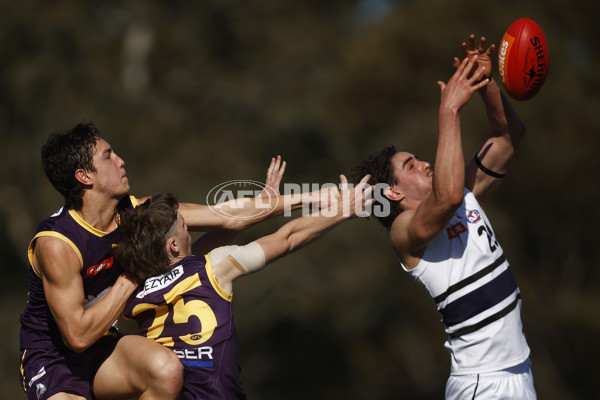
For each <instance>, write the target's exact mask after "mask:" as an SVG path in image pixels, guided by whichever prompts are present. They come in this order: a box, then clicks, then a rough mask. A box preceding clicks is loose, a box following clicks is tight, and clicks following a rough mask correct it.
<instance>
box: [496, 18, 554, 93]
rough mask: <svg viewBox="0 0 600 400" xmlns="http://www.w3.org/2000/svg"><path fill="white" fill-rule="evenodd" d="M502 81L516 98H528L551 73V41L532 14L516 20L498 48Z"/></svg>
mask: <svg viewBox="0 0 600 400" xmlns="http://www.w3.org/2000/svg"><path fill="white" fill-rule="evenodd" d="M498 72H499V74H500V81H501V82H502V84H503V85H504V88H505V89H506V91H507V92H508V94H509V95H510V96H511V97H512V98H514V99H515V100H528V99H530V98H532V97H533V96H534V95H535V94H536V93H537V92H538V91H539V90H540V88H541V87H542V85H543V84H544V81H545V80H546V77H547V76H548V44H547V43H546V37H545V36H544V32H542V29H541V28H540V27H539V26H538V24H536V23H535V22H534V21H533V20H531V19H529V18H519V19H518V20H516V21H515V22H513V23H512V24H511V25H510V26H509V27H508V29H507V30H506V32H505V33H504V36H503V37H502V41H500V46H499V49H498Z"/></svg>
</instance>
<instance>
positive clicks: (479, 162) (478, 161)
mask: <svg viewBox="0 0 600 400" xmlns="http://www.w3.org/2000/svg"><path fill="white" fill-rule="evenodd" d="M473 160H475V164H477V167H479V169H480V170H482V171H483V172H484V173H486V174H488V175H489V176H491V177H494V178H498V179H502V178H504V177H505V176H506V174H499V173H497V172H494V171H492V170H491V169H487V168H486V167H484V166H483V164H482V163H481V160H480V159H479V157H477V153H475V155H473Z"/></svg>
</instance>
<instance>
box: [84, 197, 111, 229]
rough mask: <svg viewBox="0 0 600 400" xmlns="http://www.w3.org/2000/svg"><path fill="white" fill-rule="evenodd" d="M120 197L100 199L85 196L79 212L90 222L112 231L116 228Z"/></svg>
mask: <svg viewBox="0 0 600 400" xmlns="http://www.w3.org/2000/svg"><path fill="white" fill-rule="evenodd" d="M118 204H119V200H118V199H99V198H93V197H91V196H87V197H85V196H84V199H83V206H82V207H81V209H79V210H77V211H76V212H77V214H78V215H79V216H80V217H81V218H82V219H83V220H84V221H85V222H87V223H88V224H90V225H91V226H93V227H94V228H96V229H98V230H101V231H103V232H112V231H113V230H115V229H116V227H117V224H116V219H115V217H116V215H117V205H118Z"/></svg>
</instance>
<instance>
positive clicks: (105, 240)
mask: <svg viewBox="0 0 600 400" xmlns="http://www.w3.org/2000/svg"><path fill="white" fill-rule="evenodd" d="M136 205H137V200H136V199H135V197H133V196H126V197H125V198H123V200H121V201H120V202H119V204H118V206H117V210H118V212H119V214H121V213H123V212H125V211H128V210H131V209H132V208H133V207H135V206H136ZM48 236H50V237H55V238H58V239H60V240H63V241H64V242H65V243H67V244H68V245H69V246H71V248H72V249H73V251H74V252H75V253H76V254H77V256H78V257H79V261H80V263H81V278H82V279H83V289H84V295H85V300H84V305H85V307H86V308H87V307H89V306H90V305H91V304H93V303H94V302H95V301H96V300H97V299H100V298H102V296H104V295H105V294H106V293H107V292H108V290H110V288H111V287H112V285H113V284H114V282H115V281H116V279H117V277H118V276H119V275H120V274H121V273H122V270H121V268H120V267H118V266H117V265H116V264H115V263H114V260H113V247H115V246H116V244H117V242H118V241H119V229H115V230H113V231H112V232H110V233H106V232H102V231H100V230H98V229H95V228H94V227H92V226H91V225H89V224H88V223H87V222H85V221H84V220H83V219H82V218H81V217H79V215H78V214H77V213H76V212H75V211H73V210H67V209H66V208H64V207H63V208H61V209H60V210H58V211H57V212H56V213H55V214H53V215H52V216H51V217H49V218H47V219H45V220H44V221H42V223H41V224H40V225H39V226H38V230H37V233H36V235H35V236H34V238H33V239H32V240H31V243H30V244H29V250H28V256H29V262H30V263H31V264H33V259H32V258H33V249H34V246H35V241H36V239H37V238H39V237H48ZM20 336H21V349H22V350H23V349H34V348H38V349H39V348H51V347H54V348H63V347H64V346H63V343H62V339H61V335H60V331H59V330H58V326H57V325H56V322H55V321H54V317H53V316H52V313H51V312H50V309H49V307H48V303H47V302H46V296H45V293H44V286H43V284H42V279H41V277H40V276H39V275H37V273H36V272H35V270H34V269H33V267H30V268H29V294H28V300H27V306H26V308H25V312H24V313H23V314H22V315H21V333H20Z"/></svg>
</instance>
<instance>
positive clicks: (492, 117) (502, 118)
mask: <svg viewBox="0 0 600 400" xmlns="http://www.w3.org/2000/svg"><path fill="white" fill-rule="evenodd" d="M485 42H486V39H485V37H482V38H481V39H480V42H479V46H478V48H477V49H476V48H475V35H470V36H469V44H468V45H467V43H463V44H462V51H463V55H464V56H476V57H477V62H478V65H483V66H486V68H487V71H488V73H490V72H491V70H492V60H491V57H490V56H491V54H492V52H493V50H494V48H495V46H494V45H491V46H490V47H489V48H488V49H487V50H486V49H485ZM456 63H457V59H456V60H455V64H456ZM479 94H480V95H481V99H482V100H483V103H484V105H485V110H486V113H487V117H488V122H489V124H490V129H491V132H490V136H489V138H488V139H487V140H486V141H485V142H484V143H483V145H482V146H481V148H480V149H479V150H478V151H477V152H476V154H475V155H476V157H477V158H478V160H479V163H480V166H478V165H477V162H476V161H475V160H474V159H473V160H472V161H471V162H470V164H469V165H468V166H467V171H466V180H465V186H466V187H467V188H469V189H470V190H471V191H472V192H473V194H475V196H476V197H477V198H479V199H482V198H484V197H485V196H487V195H488V194H490V193H491V192H492V191H493V190H494V189H495V188H496V187H497V186H498V184H499V183H500V182H501V181H502V179H501V177H502V176H503V175H505V174H506V173H507V172H508V170H509V167H510V161H511V159H512V157H513V155H514V153H515V150H516V149H517V147H518V146H519V143H520V142H521V139H522V138H523V136H524V134H525V126H524V125H523V123H522V122H521V120H520V119H519V116H518V115H517V113H516V112H515V110H514V109H513V107H512V106H511V104H510V102H509V100H508V99H507V98H506V97H505V96H504V94H503V93H502V91H501V90H500V87H499V86H498V84H496V82H495V81H494V80H493V79H491V80H490V82H489V84H488V85H486V86H484V87H482V88H481V89H479ZM485 171H487V172H485Z"/></svg>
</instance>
